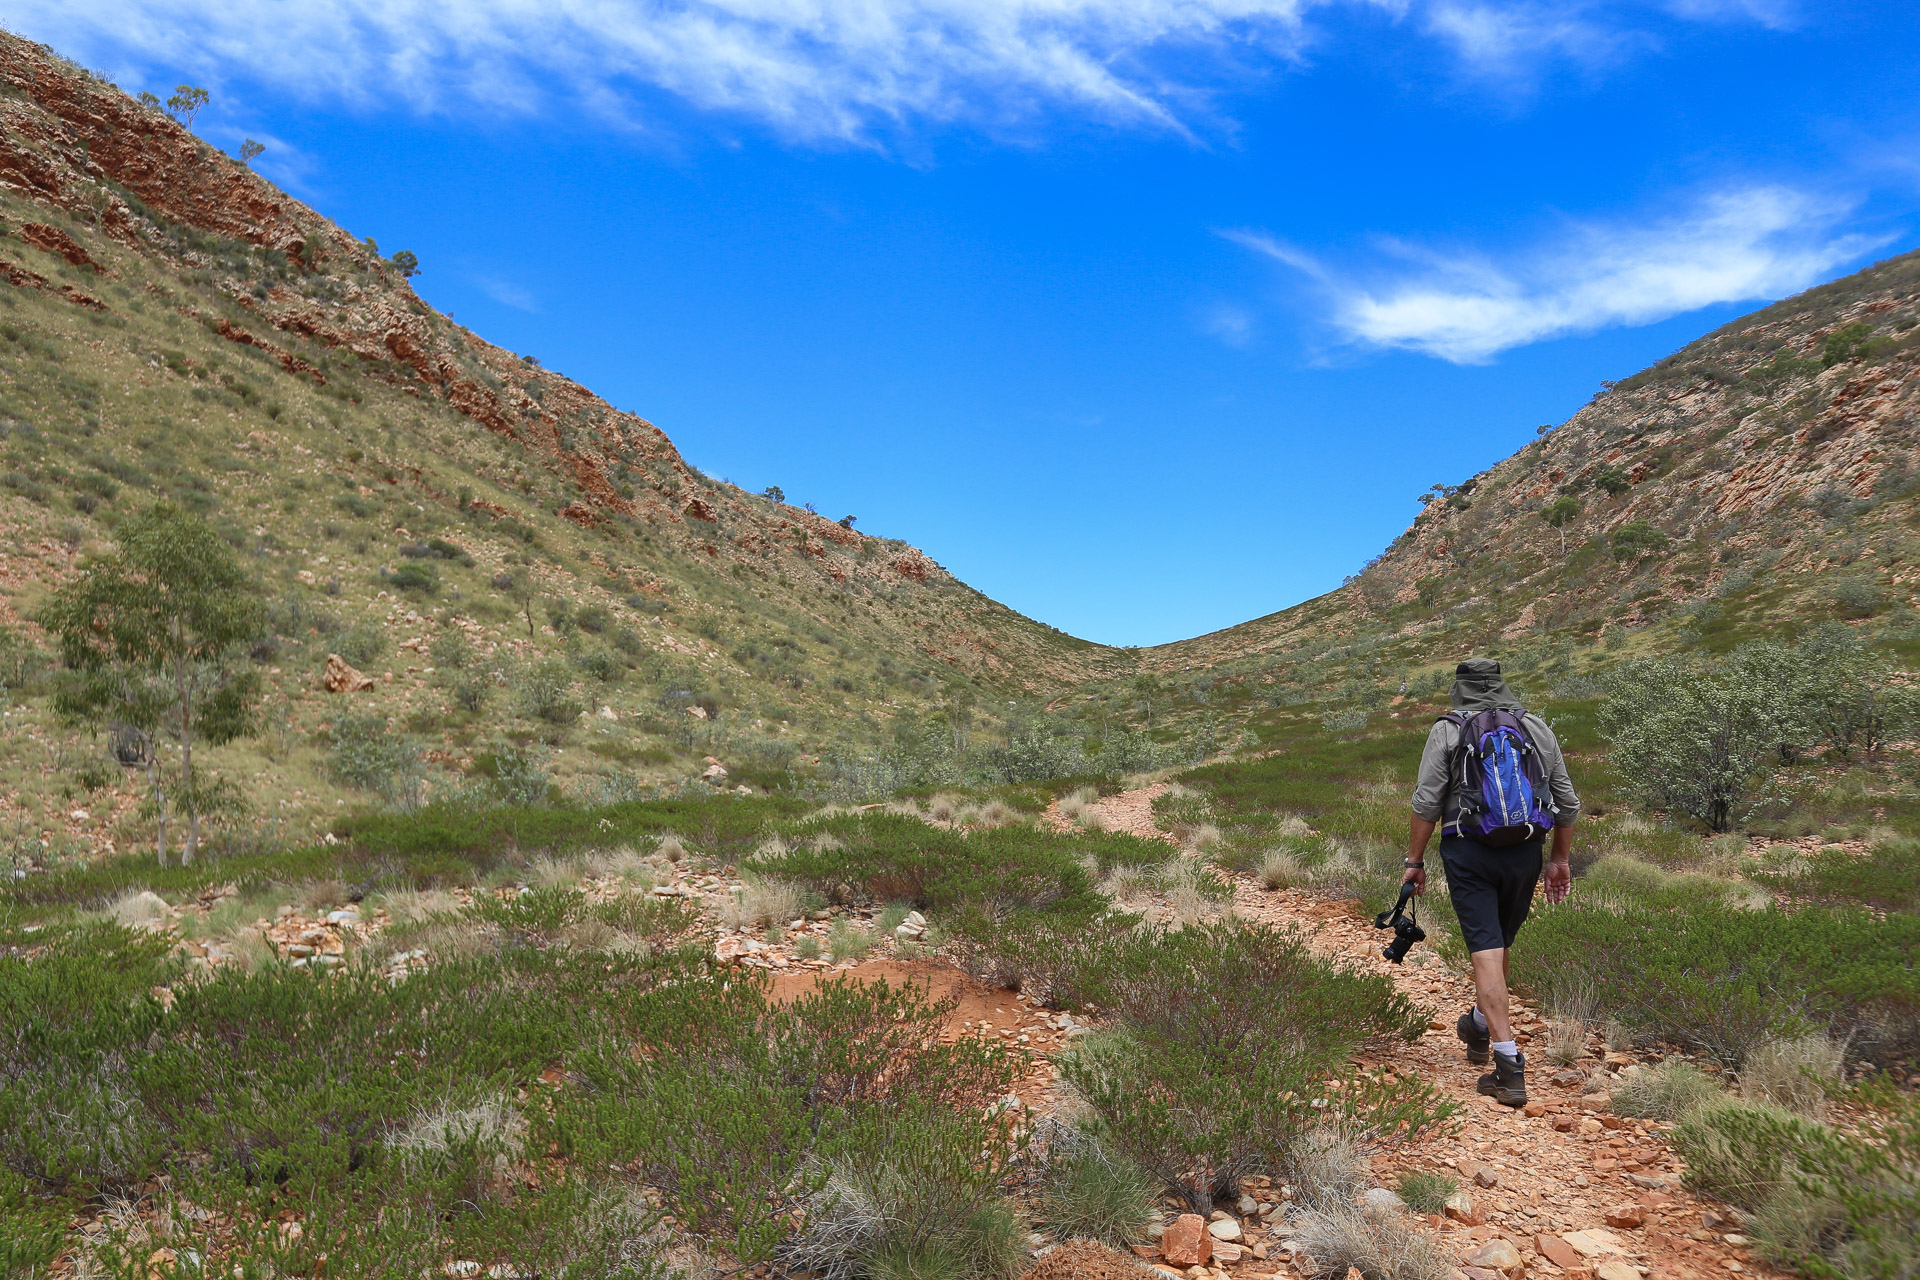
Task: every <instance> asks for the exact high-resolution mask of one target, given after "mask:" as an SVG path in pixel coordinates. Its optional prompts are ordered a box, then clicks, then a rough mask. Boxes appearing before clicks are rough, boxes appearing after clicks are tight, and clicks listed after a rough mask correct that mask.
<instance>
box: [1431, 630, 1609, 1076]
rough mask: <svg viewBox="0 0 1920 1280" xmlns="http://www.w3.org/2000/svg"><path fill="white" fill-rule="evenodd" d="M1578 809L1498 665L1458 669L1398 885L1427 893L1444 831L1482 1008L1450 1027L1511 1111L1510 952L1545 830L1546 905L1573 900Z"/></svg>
mask: <svg viewBox="0 0 1920 1280" xmlns="http://www.w3.org/2000/svg"><path fill="white" fill-rule="evenodd" d="M1579 816H1580V797H1579V796H1577V795H1575V794H1574V790H1573V780H1572V779H1570V778H1569V777H1567V762H1566V758H1565V757H1564V756H1562V755H1561V753H1560V743H1559V741H1558V739H1556V738H1555V737H1554V736H1553V730H1551V729H1549V728H1548V727H1547V724H1546V721H1544V720H1542V719H1541V718H1540V717H1539V716H1536V715H1534V714H1533V713H1532V712H1530V711H1528V710H1527V709H1526V708H1524V707H1522V706H1521V705H1520V701H1519V699H1517V698H1515V697H1514V696H1513V693H1512V691H1511V690H1509V689H1508V688H1507V682H1506V681H1505V680H1503V679H1501V677H1500V664H1499V663H1498V662H1495V661H1493V660H1492V659H1491V658H1469V659H1467V660H1466V661H1465V662H1463V663H1461V664H1460V665H1459V666H1458V667H1455V668H1454V672H1453V710H1452V711H1450V712H1448V713H1447V714H1446V715H1444V716H1442V717H1440V719H1439V720H1437V721H1435V722H1434V726H1433V728H1432V730H1431V731H1429V732H1428V734H1427V747H1426V750H1425V751H1423V752H1422V753H1421V755H1420V776H1419V779H1418V780H1417V781H1416V782H1415V784H1414V788H1413V832H1412V841H1411V843H1410V844H1409V846H1408V853H1407V863H1406V867H1407V871H1406V875H1404V876H1403V877H1401V882H1402V883H1411V884H1412V885H1413V886H1414V892H1415V893H1416V894H1424V893H1426V891H1427V870H1426V851H1427V842H1428V841H1429V840H1430V839H1432V837H1433V829H1434V827H1436V826H1438V827H1439V828H1440V862H1441V864H1442V865H1443V866H1444V867H1445V868H1446V872H1447V896H1448V897H1449V898H1451V899H1452V900H1453V910H1454V914H1455V915H1457V916H1459V918H1460V934H1461V936H1462V937H1463V938H1465V939H1466V943H1467V950H1468V951H1469V952H1470V953H1472V957H1473V986H1474V994H1475V1003H1474V1007H1473V1008H1472V1009H1470V1010H1468V1011H1467V1012H1466V1013H1463V1014H1461V1015H1460V1021H1459V1023H1458V1024H1457V1025H1456V1027H1455V1030H1456V1031H1457V1032H1458V1034H1459V1036H1460V1039H1461V1040H1463V1041H1464V1042H1465V1043H1466V1046H1467V1061H1468V1062H1471V1063H1474V1064H1476V1065H1484V1064H1486V1063H1487V1062H1488V1061H1489V1059H1491V1061H1492V1063H1493V1070H1492V1071H1490V1072H1488V1073H1487V1074H1486V1075H1483V1076H1481V1077H1480V1092H1481V1093H1484V1094H1487V1095H1488V1096H1489V1097H1491V1098H1493V1099H1494V1100H1496V1101H1498V1102H1501V1103H1503V1104H1505V1105H1506V1106H1509V1107H1520V1106H1525V1105H1526V1101H1527V1075H1526V1070H1527V1062H1526V1059H1525V1058H1524V1057H1522V1056H1521V1053H1520V1046H1519V1045H1518V1044H1517V1043H1516V1042H1515V1041H1514V1038H1513V1023H1512V1021H1511V1020H1510V1019H1509V1017H1508V1014H1507V953H1508V951H1509V950H1510V949H1511V948H1512V946H1513V939H1514V935H1515V934H1517V933H1519V932H1520V925H1521V923H1522V922H1523V921H1525V920H1526V918H1527V911H1528V909H1529V907H1530V906H1531V905H1532V903H1533V889H1534V885H1535V884H1537V883H1538V882H1539V880H1540V872H1541V860H1542V859H1541V850H1542V846H1543V845H1544V844H1545V841H1546V833H1547V830H1548V829H1549V828H1551V829H1552V831H1553V851H1552V853H1551V854H1549V855H1547V857H1546V874H1547V901H1548V902H1560V901H1562V900H1563V899H1565V898H1566V896H1567V889H1568V887H1569V886H1570V885H1571V884H1572V880H1573V876H1572V870H1571V868H1570V867H1569V866H1568V863H1567V857H1568V855H1569V854H1571V853H1572V852H1573V823H1574V819H1576V818H1578V817H1579Z"/></svg>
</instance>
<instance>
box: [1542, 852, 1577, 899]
mask: <svg viewBox="0 0 1920 1280" xmlns="http://www.w3.org/2000/svg"><path fill="white" fill-rule="evenodd" d="M1571 888H1573V864H1572V863H1571V862H1568V861H1567V860H1566V859H1565V858H1549V859H1548V860H1547V901H1548V902H1565V901H1566V900H1567V891H1568V890H1569V889H1571Z"/></svg>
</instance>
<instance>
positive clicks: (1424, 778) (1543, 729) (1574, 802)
mask: <svg viewBox="0 0 1920 1280" xmlns="http://www.w3.org/2000/svg"><path fill="white" fill-rule="evenodd" d="M1521 723H1523V724H1525V725H1526V727H1527V735H1528V736H1529V737H1531V738H1532V739H1533V747H1534V750H1535V751H1538V752H1539V753H1540V773H1541V775H1542V776H1543V777H1545V778H1546V780H1547V808H1548V809H1549V810H1551V811H1552V813H1553V825H1554V826H1556V827H1570V826H1572V825H1573V824H1574V820H1575V819H1577V818H1578V817H1579V816H1580V797H1579V796H1578V795H1576V794H1575V793H1574V790H1573V779H1572V778H1570V777H1568V776H1567V759H1566V756H1565V755H1564V754H1562V753H1561V750H1560V740H1559V739H1558V738H1556V737H1554V736H1553V730H1551V729H1549V728H1547V722H1546V721H1544V720H1542V719H1541V718H1540V717H1539V716H1536V715H1535V714H1533V712H1531V711H1529V712H1527V713H1526V715H1525V716H1524V717H1522V720H1521ZM1459 745H1460V730H1459V728H1458V727H1457V726H1456V725H1455V724H1454V723H1453V721H1451V720H1436V721H1434V725H1433V728H1432V729H1431V730H1429V731H1428V733H1427V746H1426V749H1425V750H1424V751H1422V752H1421V753H1420V775H1419V777H1418V779H1417V780H1416V781H1415V782H1414V784H1413V812H1414V816H1415V817H1417V818H1423V819H1425V820H1426V821H1428V822H1439V823H1441V830H1442V832H1443V833H1445V832H1450V831H1453V830H1457V829H1458V827H1459V822H1460V806H1459V804H1458V802H1457V799H1456V797H1455V796H1454V795H1453V786H1452V782H1453V780H1452V779H1451V778H1450V777H1448V771H1449V769H1450V767H1451V765H1452V761H1453V750H1454V748H1455V747H1457V746H1459ZM1443 816H1444V819H1445V820H1444V821H1442V818H1443Z"/></svg>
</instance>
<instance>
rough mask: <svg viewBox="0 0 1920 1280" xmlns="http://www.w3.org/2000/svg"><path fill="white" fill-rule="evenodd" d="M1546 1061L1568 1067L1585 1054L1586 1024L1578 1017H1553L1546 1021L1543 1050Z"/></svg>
mask: <svg viewBox="0 0 1920 1280" xmlns="http://www.w3.org/2000/svg"><path fill="white" fill-rule="evenodd" d="M1544 1052H1545V1054H1546V1059H1547V1061H1548V1062H1551V1063H1553V1064H1554V1065H1555V1066H1561V1067H1570V1066H1572V1065H1573V1064H1574V1063H1576V1062H1578V1061H1580V1059H1582V1058H1584V1057H1586V1056H1587V1024H1586V1023H1585V1022H1583V1021H1581V1020H1580V1019H1579V1018H1554V1019H1552V1020H1550V1021H1549V1022H1548V1023H1547V1043H1546V1048H1545V1050H1544Z"/></svg>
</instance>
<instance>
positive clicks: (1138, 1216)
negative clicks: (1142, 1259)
mask: <svg viewBox="0 0 1920 1280" xmlns="http://www.w3.org/2000/svg"><path fill="white" fill-rule="evenodd" d="M1042 1178H1043V1181H1042V1191H1041V1204H1042V1206H1043V1210H1044V1213H1045V1217H1046V1222H1047V1226H1048V1229H1049V1231H1051V1233H1052V1234H1053V1236H1054V1237H1055V1238H1056V1239H1059V1240H1072V1239H1075V1238H1089V1239H1094V1240H1101V1241H1104V1242H1106V1243H1108V1244H1116V1245H1129V1244H1139V1243H1141V1242H1142V1241H1144V1240H1145V1239H1146V1238H1147V1227H1148V1226H1149V1225H1150V1224H1151V1223H1152V1222H1153V1221H1154V1220H1155V1219H1156V1218H1157V1217H1158V1216H1159V1210H1158V1206H1157V1205H1156V1204H1155V1202H1154V1191H1155V1187H1154V1184H1153V1179H1152V1178H1150V1177H1148V1176H1147V1175H1146V1174H1145V1173H1144V1172H1143V1171H1142V1170H1141V1169H1140V1168H1139V1167H1138V1166H1136V1165H1134V1164H1132V1163H1131V1162H1130V1161H1128V1160H1126V1159H1125V1158H1124V1157H1120V1156H1116V1155H1114V1154H1112V1153H1111V1152H1109V1151H1107V1150H1106V1149H1105V1148H1103V1147H1102V1146H1101V1145H1100V1144H1099V1143H1098V1142H1097V1141H1095V1140H1094V1139H1093V1138H1091V1137H1088V1136H1087V1135H1086V1134H1083V1133H1080V1132H1079V1131H1077V1130H1074V1129H1069V1128H1066V1127H1065V1126H1063V1125H1059V1124H1054V1125H1053V1126H1052V1132H1051V1134H1050V1139H1049V1141H1048V1144H1047V1152H1046V1160H1045V1164H1044V1167H1043V1174H1042Z"/></svg>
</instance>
